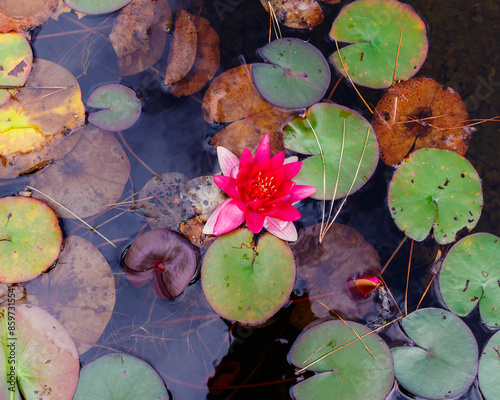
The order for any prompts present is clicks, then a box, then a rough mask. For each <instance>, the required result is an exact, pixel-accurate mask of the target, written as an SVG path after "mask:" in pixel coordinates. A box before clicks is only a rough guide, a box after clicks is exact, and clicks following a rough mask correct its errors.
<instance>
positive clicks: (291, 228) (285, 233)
mask: <svg viewBox="0 0 500 400" xmlns="http://www.w3.org/2000/svg"><path fill="white" fill-rule="evenodd" d="M264 228H266V229H267V230H268V231H269V232H270V233H272V234H273V235H274V236H276V237H277V238H279V239H283V240H286V241H288V242H295V241H296V240H297V229H296V228H295V224H294V223H293V222H290V221H281V220H279V219H277V218H272V217H266V219H265V220H264Z"/></svg>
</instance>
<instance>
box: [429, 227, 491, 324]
mask: <svg viewBox="0 0 500 400" xmlns="http://www.w3.org/2000/svg"><path fill="white" fill-rule="evenodd" d="M498 242H499V238H498V237H497V236H495V235H491V234H489V233H476V234H474V235H470V236H467V237H465V238H463V239H462V240H460V241H459V242H458V243H456V244H455V245H454V246H453V247H452V248H451V250H450V251H449V252H448V254H447V255H446V258H445V259H444V261H443V265H442V267H441V272H440V274H439V288H440V291H441V294H442V296H443V300H444V302H445V304H446V306H447V307H448V308H449V309H450V311H452V312H453V313H455V314H457V315H458V316H460V317H465V316H466V315H468V314H469V313H470V312H471V311H472V309H473V308H474V307H476V305H477V304H479V311H480V313H481V319H482V320H483V321H484V322H485V323H486V324H487V325H489V326H491V327H495V328H498V327H500V284H499V282H500V268H499V262H500V243H498Z"/></svg>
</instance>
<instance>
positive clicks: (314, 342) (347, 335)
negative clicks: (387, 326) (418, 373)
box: [289, 320, 394, 400]
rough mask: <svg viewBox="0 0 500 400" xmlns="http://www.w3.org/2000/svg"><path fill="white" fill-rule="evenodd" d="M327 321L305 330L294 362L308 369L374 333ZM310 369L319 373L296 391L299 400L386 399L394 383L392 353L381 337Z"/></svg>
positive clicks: (295, 349)
mask: <svg viewBox="0 0 500 400" xmlns="http://www.w3.org/2000/svg"><path fill="white" fill-rule="evenodd" d="M346 322H347V324H349V326H350V327H349V326H347V325H346V324H345V323H344V322H342V321H338V320H336V321H327V322H323V323H321V324H319V325H316V326H314V327H312V328H310V329H309V330H307V331H305V332H304V333H303V334H302V335H301V336H299V338H298V339H297V340H296V341H295V343H294V344H293V346H292V349H291V350H290V353H289V359H290V362H291V363H292V364H294V365H296V366H297V367H299V368H304V367H306V366H307V365H309V364H310V363H312V362H313V361H315V360H317V359H319V358H320V357H321V356H323V355H325V354H327V353H329V352H331V351H332V350H334V349H336V348H339V347H341V346H343V345H345V344H347V343H350V342H352V341H354V340H356V339H357V336H356V335H355V334H354V332H353V331H352V330H351V328H352V329H354V330H355V331H356V333H357V334H358V335H359V336H363V335H365V334H367V333H369V332H370V329H369V328H367V327H366V326H364V325H361V324H358V323H356V322H352V321H346ZM363 342H364V344H365V345H366V347H367V348H368V349H369V350H370V352H371V353H372V354H370V353H369V352H368V350H366V348H365V347H364V346H363V343H362V342H361V341H360V340H357V341H356V342H353V343H350V344H348V345H347V346H346V347H344V348H342V349H340V350H338V351H336V352H335V353H332V354H330V355H329V356H327V357H325V358H324V359H323V360H321V361H318V362H317V363H315V364H313V365H311V366H310V367H309V368H307V369H308V370H310V371H314V372H319V373H318V374H316V375H314V376H313V377H311V378H308V379H306V380H304V381H302V382H300V383H298V384H297V385H295V386H294V387H293V388H292V393H293V397H294V398H295V399H296V400H309V399H315V400H323V399H324V400H330V399H332V398H333V397H332V396H333V393H335V395H334V398H335V400H350V399H364V400H383V399H385V398H387V395H388V394H389V392H390V391H391V389H392V387H393V383H394V368H393V362H392V356H391V351H390V350H389V347H388V346H387V344H385V342H384V341H383V340H382V338H381V337H380V336H378V335H377V334H376V333H372V334H370V335H368V336H366V337H364V338H363Z"/></svg>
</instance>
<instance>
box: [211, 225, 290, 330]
mask: <svg viewBox="0 0 500 400" xmlns="http://www.w3.org/2000/svg"><path fill="white" fill-rule="evenodd" d="M254 246H255V247H254ZM294 283H295V261H294V259H293V253H292V251H291V249H290V247H288V245H287V244H286V243H285V242H284V241H282V240H280V239H278V238H277V237H275V236H274V235H271V234H270V233H265V234H264V235H262V236H261V238H260V239H259V242H258V243H257V244H256V245H254V243H253V234H252V232H251V231H250V230H249V229H247V228H245V229H236V230H234V231H232V232H230V233H227V234H225V235H222V236H220V237H219V238H218V239H217V240H216V241H215V242H214V243H212V245H211V246H210V247H209V248H208V250H207V252H206V253H205V257H204V258H203V264H202V267H201V284H202V287H203V293H204V294H205V297H206V299H207V301H208V303H209V304H210V306H211V307H212V308H213V309H214V311H215V312H216V313H217V314H219V315H220V316H221V317H223V318H226V319H229V320H232V321H238V322H241V323H242V324H245V325H255V324H259V323H262V322H264V321H266V320H268V319H269V318H270V317H272V316H273V315H274V314H275V313H276V312H277V311H278V310H279V309H280V308H281V307H282V306H283V305H284V304H285V302H286V301H287V300H288V296H289V295H290V293H291V291H292V288H293V285H294Z"/></svg>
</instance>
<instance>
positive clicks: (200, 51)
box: [169, 17, 220, 97]
mask: <svg viewBox="0 0 500 400" xmlns="http://www.w3.org/2000/svg"><path fill="white" fill-rule="evenodd" d="M194 25H195V26H196V34H197V38H198V39H197V40H198V44H197V50H196V59H195V60H194V63H193V66H192V67H191V70H190V71H189V72H188V73H187V74H186V76H185V77H184V78H182V79H180V80H178V81H177V82H174V83H172V85H171V86H170V87H169V89H170V93H172V94H173V95H174V96H175V97H181V96H189V95H191V94H194V93H197V92H199V91H200V90H201V89H203V87H204V86H205V85H206V84H207V83H208V81H209V80H210V79H212V78H213V77H214V75H215V73H216V72H217V70H218V69H219V65H220V49H219V35H217V32H215V30H214V29H213V28H212V27H211V26H210V22H208V21H207V20H206V19H205V18H203V17H195V18H194Z"/></svg>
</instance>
